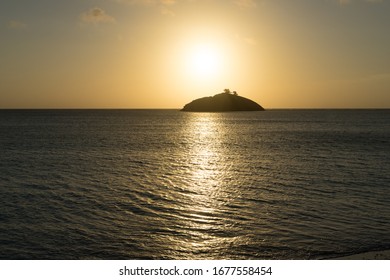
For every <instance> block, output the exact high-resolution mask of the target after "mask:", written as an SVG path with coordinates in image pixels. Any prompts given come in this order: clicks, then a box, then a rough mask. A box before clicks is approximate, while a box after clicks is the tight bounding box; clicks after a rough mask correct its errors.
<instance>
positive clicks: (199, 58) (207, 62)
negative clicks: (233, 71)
mask: <svg viewBox="0 0 390 280" xmlns="http://www.w3.org/2000/svg"><path fill="white" fill-rule="evenodd" d="M188 67H189V70H190V72H191V74H192V75H193V76H195V77H197V78H212V77H215V76H217V75H218V74H219V73H220V72H221V71H222V60H221V54H220V52H219V51H218V49H217V48H216V47H215V46H213V45H211V44H199V45H196V46H194V47H193V48H192V49H191V51H190V54H189V65H188Z"/></svg>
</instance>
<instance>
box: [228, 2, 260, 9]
mask: <svg viewBox="0 0 390 280" xmlns="http://www.w3.org/2000/svg"><path fill="white" fill-rule="evenodd" d="M233 3H234V4H236V5H237V6H239V7H240V8H242V9H245V8H255V7H256V6H257V3H256V1H255V0H234V1H233Z"/></svg>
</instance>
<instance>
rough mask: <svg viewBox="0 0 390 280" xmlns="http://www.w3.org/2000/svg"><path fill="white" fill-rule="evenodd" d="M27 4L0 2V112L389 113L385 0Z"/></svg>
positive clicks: (389, 21)
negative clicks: (218, 108)
mask: <svg viewBox="0 0 390 280" xmlns="http://www.w3.org/2000/svg"><path fill="white" fill-rule="evenodd" d="M20 2H23V4H24V5H21V3H20ZM31 2H32V1H26V0H23V1H18V3H15V1H10V0H5V1H2V2H1V4H0V22H1V23H2V25H0V37H1V38H2V39H1V44H0V57H1V60H2V63H1V64H0V108H181V107H183V105H184V104H186V103H188V102H190V101H191V100H193V99H196V98H199V97H203V96H211V95H214V94H217V93H219V92H222V91H223V89H225V88H230V89H231V90H236V91H237V92H238V94H240V95H242V96H245V97H247V98H250V99H252V100H254V101H256V102H258V103H259V104H261V105H262V106H263V107H265V108H390V55H389V54H390V53H389V49H390V33H389V32H388V27H390V17H388V15H389V14H390V3H389V1H386V0H383V1H372V0H371V1H370V0H350V1H341V2H340V1H337V0H318V1H308V0H303V1H287V0H273V1H271V0H263V1H260V0H259V1H255V0H247V1H243V0H241V1H240V0H236V1H219V0H215V1H211V0H210V1H206V0H192V1H188V0H183V1H174V0H171V1H166V0H165V1H163V0H148V1H142V0H139V1H132V0H127V1H126V0H116V1H113V0H100V1H89V0H87V1H83V2H82V3H69V2H65V1H52V2H50V4H48V3H46V2H45V1H43V0H40V1H34V3H31ZM292 2H294V3H292Z"/></svg>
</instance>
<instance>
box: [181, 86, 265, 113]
mask: <svg viewBox="0 0 390 280" xmlns="http://www.w3.org/2000/svg"><path fill="white" fill-rule="evenodd" d="M181 111H186V112H229V111H264V108H263V107H262V106H260V105H259V104H257V103H256V102H255V101H252V100H250V99H248V98H245V97H242V96H239V95H238V94H237V92H236V91H233V92H231V91H230V89H224V91H223V92H222V93H219V94H216V95H214V96H209V97H203V98H199V99H195V100H193V101H192V102H190V103H188V104H186V105H185V106H184V107H183V109H182V110H181Z"/></svg>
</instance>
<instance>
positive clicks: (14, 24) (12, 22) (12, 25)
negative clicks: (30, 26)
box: [7, 20, 27, 30]
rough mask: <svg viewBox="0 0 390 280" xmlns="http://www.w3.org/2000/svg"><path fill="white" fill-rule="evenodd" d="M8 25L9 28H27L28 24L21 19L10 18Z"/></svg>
mask: <svg viewBox="0 0 390 280" xmlns="http://www.w3.org/2000/svg"><path fill="white" fill-rule="evenodd" d="M7 27H8V28H9V29H19V30H20V29H25V28H26V27H27V24H25V23H24V22H21V21H18V20H10V21H9V22H8V23H7Z"/></svg>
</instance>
